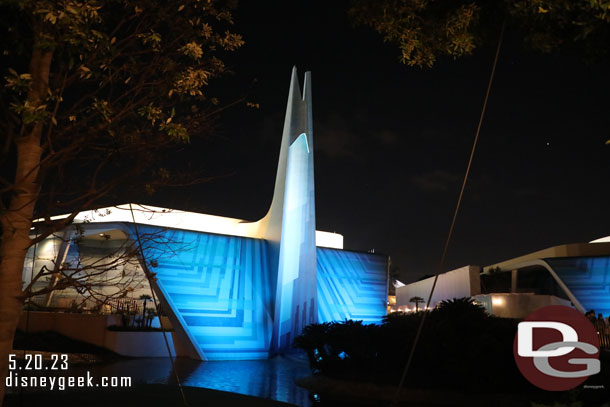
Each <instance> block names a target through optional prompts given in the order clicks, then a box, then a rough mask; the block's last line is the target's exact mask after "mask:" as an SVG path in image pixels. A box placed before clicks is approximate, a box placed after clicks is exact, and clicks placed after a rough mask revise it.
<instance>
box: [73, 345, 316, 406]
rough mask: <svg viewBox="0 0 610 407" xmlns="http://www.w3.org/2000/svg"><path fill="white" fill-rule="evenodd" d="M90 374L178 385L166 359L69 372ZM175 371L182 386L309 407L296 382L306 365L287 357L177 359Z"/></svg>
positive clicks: (104, 365) (135, 381)
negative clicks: (263, 358) (248, 359)
mask: <svg viewBox="0 0 610 407" xmlns="http://www.w3.org/2000/svg"><path fill="white" fill-rule="evenodd" d="M77 370H78V371H81V370H82V371H86V370H89V371H90V372H91V374H92V375H93V376H96V377H99V376H129V377H131V378H132V382H133V383H134V384H135V383H148V384H151V383H161V384H175V383H176V379H175V376H174V374H173V373H172V366H171V362H170V360H169V359H167V358H154V359H129V360H121V361H117V362H113V363H108V364H100V365H89V366H79V367H77V366H71V367H70V371H71V372H74V374H76V371H77ZM176 371H177V372H178V377H179V379H180V381H181V382H182V385H183V386H192V387H202V388H208V389H214V390H221V391H228V392H233V393H239V394H246V395H250V396H256V397H263V398H268V399H272V400H278V401H283V402H286V403H291V404H295V405H297V406H304V407H309V406H310V405H311V402H310V401H309V395H308V392H307V391H306V390H304V389H302V388H300V387H298V386H296V385H295V384H294V380H295V379H297V378H300V377H304V376H308V375H310V374H311V372H310V370H309V366H308V364H307V362H305V361H301V360H295V359H289V358H285V357H280V356H278V357H275V358H273V359H269V360H253V361H214V362H198V361H195V360H190V359H185V358H179V359H176Z"/></svg>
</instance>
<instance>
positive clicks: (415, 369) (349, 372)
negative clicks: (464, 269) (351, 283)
mask: <svg viewBox="0 0 610 407" xmlns="http://www.w3.org/2000/svg"><path fill="white" fill-rule="evenodd" d="M423 315H424V314H423V312H418V313H408V314H405V313H400V312H396V313H392V314H390V315H388V316H386V317H385V318H384V320H383V322H382V324H381V325H364V324H362V322H361V321H347V320H346V321H344V322H334V323H325V324H314V325H309V326H307V327H306V328H305V329H304V330H303V333H302V334H301V335H300V336H298V337H297V338H295V341H294V346H295V347H297V348H301V349H304V350H305V351H306V352H307V354H308V355H309V358H310V364H311V367H312V368H313V369H315V370H318V371H320V372H321V373H322V374H324V375H326V376H329V377H335V378H340V379H349V380H362V381H372V382H376V383H380V384H381V383H383V384H397V383H398V381H399V380H400V377H401V375H402V371H403V369H404V366H405V364H406V361H407V359H408V356H409V352H410V350H411V347H412V346H413V342H414V339H415V334H416V332H417V329H418V327H419V324H420V321H421V318H422V316H423ZM517 322H518V321H516V320H511V319H504V318H497V317H494V316H490V315H488V314H486V313H485V310H484V309H483V307H481V306H479V305H477V304H475V303H474V302H473V301H472V300H471V299H469V298H466V299H457V300H451V301H444V302H442V303H441V304H440V306H439V307H438V308H436V309H435V310H433V311H430V312H429V313H428V315H427V317H426V322H425V324H424V329H423V330H422V334H421V337H420V340H419V342H418V344H417V349H416V351H415V354H414V358H413V361H412V364H411V367H410V371H409V374H408V376H407V383H408V384H410V385H415V386H418V387H427V388H434V387H442V388H447V389H458V390H465V391H474V390H477V391H481V390H482V389H483V390H489V391H515V390H517V389H520V388H525V386H527V383H526V382H525V380H524V379H523V378H522V376H521V374H520V373H519V371H518V370H517V367H516V365H515V363H514V360H513V351H512V349H513V339H514V336H515V333H516V330H517Z"/></svg>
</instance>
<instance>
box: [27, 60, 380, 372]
mask: <svg viewBox="0 0 610 407" xmlns="http://www.w3.org/2000/svg"><path fill="white" fill-rule="evenodd" d="M313 165H314V161H313V129H312V111H311V75H310V73H309V72H307V73H305V85H304V89H303V95H301V91H300V89H299V84H298V80H297V73H296V68H295V69H294V70H293V72H292V80H291V84H290V92H289V96H288V106H287V110H286V119H285V122H284V131H283V135H282V142H281V148H280V157H279V162H278V169H277V176H276V181H275V190H274V195H273V200H272V203H271V207H270V208H269V211H268V213H267V214H266V215H265V216H264V217H263V218H262V219H261V220H259V221H257V222H248V221H244V220H241V219H233V218H224V217H219V216H212V215H205V214H199V213H192V212H184V211H179V210H172V209H166V208H156V207H150V206H144V205H136V204H126V205H119V206H117V207H111V208H102V209H97V210H92V211H85V212H82V213H80V214H79V215H78V216H77V217H76V219H75V221H74V225H73V226H71V227H70V228H68V229H66V230H64V231H62V232H61V233H59V234H57V235H55V236H52V237H49V238H48V239H46V240H44V241H43V242H41V243H40V244H38V245H36V246H35V247H33V248H31V250H30V251H29V253H28V258H27V260H26V262H25V267H24V273H23V280H24V284H25V285H27V284H29V283H30V282H31V281H32V276H33V275H35V274H34V271H37V270H39V269H40V268H41V267H42V266H46V267H47V268H48V269H49V270H52V269H53V268H57V267H60V266H61V265H62V264H63V265H66V264H70V263H72V264H73V265H74V264H76V263H79V264H80V265H84V266H87V265H94V264H95V265H97V266H99V265H100V264H102V263H103V264H106V263H107V264H108V270H107V272H105V273H103V274H100V275H99V276H98V277H97V278H98V279H99V280H100V287H101V286H102V284H101V283H102V282H103V281H110V280H111V279H116V278H118V279H123V280H124V279H132V280H133V281H134V282H135V284H134V287H135V290H134V291H133V292H132V293H131V296H132V297H133V298H138V296H139V295H141V294H150V288H149V284H148V281H147V280H146V278H145V277H144V273H143V268H145V267H146V268H148V270H149V271H150V272H152V273H154V274H155V281H154V283H153V288H154V289H155V292H156V294H157V295H158V296H159V298H160V299H161V301H162V303H163V304H165V305H166V308H167V309H168V310H169V314H170V315H169V317H170V319H171V322H172V325H173V326H174V328H175V329H176V331H177V333H178V334H180V336H181V338H182V340H181V342H182V345H183V347H185V348H186V349H187V354H188V355H190V356H191V357H194V358H199V359H202V360H205V359H217V360H218V359H225V360H226V359H258V358H266V357H268V356H269V355H270V354H273V353H277V352H283V351H285V350H288V349H290V347H291V344H292V340H293V339H294V338H295V336H297V335H299V334H300V333H301V330H302V329H303V328H304V327H305V326H306V325H308V324H311V323H315V322H328V321H340V320H344V319H356V320H363V321H364V322H366V323H374V322H380V321H381V318H382V317H383V316H384V315H385V314H386V302H387V287H388V283H387V281H388V257H387V256H384V255H381V254H373V253H359V252H352V251H346V250H343V236H341V235H339V234H335V233H328V232H321V231H316V230H315V219H316V218H315V199H314V198H315V196H314V168H313ZM247 204H248V202H247V199H245V200H244V205H247ZM32 234H33V235H35V234H36V229H35V228H34V230H33V231H32ZM151 236H152V238H151ZM141 237H145V238H144V239H141ZM146 237H147V238H146ZM142 240H144V243H143V244H141V246H142V247H141V252H142V253H143V257H144V258H143V259H142V258H139V256H135V257H134V261H133V262H128V263H125V264H120V265H116V266H113V265H112V255H113V253H116V252H120V251H121V250H127V249H128V248H131V247H133V246H134V245H135V246H138V245H139V244H140V243H141V242H142ZM104 262H105V263H104ZM34 284H35V286H36V287H38V288H40V287H45V286H48V285H52V284H54V281H53V277H51V276H49V277H46V278H42V279H40V280H38V281H36V282H35V283H34ZM112 289H113V288H112V287H103V288H100V290H101V291H103V290H106V293H109V292H110V291H112ZM109 290H110V291H109ZM103 294H104V292H101V293H100V298H103ZM78 295H80V292H79V290H78V287H77V288H76V289H67V290H63V291H60V292H57V293H55V294H49V295H48V296H46V298H43V299H42V300H41V299H38V302H39V303H43V304H46V305H50V304H56V305H57V304H58V305H63V306H68V305H69V304H70V303H71V301H72V300H73V299H74V298H76V297H77V296H78ZM91 301H92V302H95V299H92V300H91Z"/></svg>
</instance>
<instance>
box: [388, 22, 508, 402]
mask: <svg viewBox="0 0 610 407" xmlns="http://www.w3.org/2000/svg"><path fill="white" fill-rule="evenodd" d="M505 27H506V21H504V22H503V23H502V30H501V31H500V38H499V39H498V46H497V48H496V54H495V56H494V62H493V65H492V68H491V74H490V75H489V82H488V84H487V91H486V92H485V99H484V100H483V108H482V109H481V116H480V117H479V123H478V125H477V130H476V133H475V136H474V141H473V143H472V150H471V151H470V158H469V160H468V166H467V167H466V173H465V174H464V180H463V182H462V188H461V189H460V195H459V197H458V200H457V204H456V206H455V211H454V212H453V219H452V220H451V226H450V227H449V232H448V233H447V240H445V246H444V248H443V254H442V255H441V260H440V262H439V264H438V269H437V271H436V273H435V274H434V282H433V283H432V288H431V290H430V295H429V296H428V301H427V302H426V308H425V309H424V312H423V314H422V318H421V321H420V323H419V326H418V328H417V333H416V334H415V339H414V340H413V346H411V351H410V352H409V358H408V359H407V363H406V365H405V368H404V370H403V372H402V376H401V377H400V382H399V383H398V388H397V389H396V393H395V394H394V398H393V400H392V403H393V404H396V403H397V402H398V400H399V398H400V392H401V389H402V386H403V385H404V382H405V379H406V377H407V373H408V372H409V367H410V366H411V362H412V361H413V356H414V355H415V348H416V347H417V343H418V342H419V337H420V336H421V332H422V329H423V327H424V323H425V321H426V316H427V315H428V308H429V307H430V301H431V300H432V294H434V289H435V288H436V283H437V281H438V276H439V274H440V273H441V271H442V269H443V266H444V264H445V258H446V257H447V251H448V249H449V243H450V242H451V236H452V235H453V229H454V228H455V221H456V219H457V216H458V213H459V211H460V205H461V203H462V198H463V197H464V190H465V189H466V183H467V181H468V176H469V175H470V168H471V166H472V161H473V158H474V153H475V151H476V148H477V143H478V141H479V135H480V133H481V127H482V124H483V119H484V118H485V111H486V110H487V102H488V101H489V94H490V93H491V87H492V84H493V80H494V76H495V73H496V67H497V65H498V59H499V56H500V49H501V48H502V40H503V39H504V29H505Z"/></svg>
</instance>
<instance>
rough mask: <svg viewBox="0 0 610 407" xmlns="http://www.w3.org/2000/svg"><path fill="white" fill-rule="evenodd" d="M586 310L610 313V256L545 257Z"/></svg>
mask: <svg viewBox="0 0 610 407" xmlns="http://www.w3.org/2000/svg"><path fill="white" fill-rule="evenodd" d="M545 261H546V262H547V263H548V264H549V265H550V266H551V267H552V268H553V270H554V271H555V272H556V273H557V275H558V276H559V278H560V279H561V280H562V281H563V282H564V283H565V285H566V286H567V287H568V289H569V290H570V291H571V292H572V294H574V296H575V297H576V299H577V300H578V301H579V302H580V303H581V305H582V306H583V307H584V308H585V310H587V311H588V310H590V309H594V310H595V312H596V313H600V312H601V313H602V314H604V316H607V315H609V314H610V257H564V258H553V259H545Z"/></svg>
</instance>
